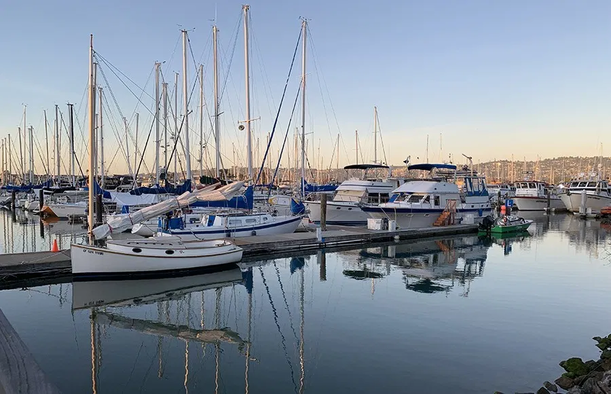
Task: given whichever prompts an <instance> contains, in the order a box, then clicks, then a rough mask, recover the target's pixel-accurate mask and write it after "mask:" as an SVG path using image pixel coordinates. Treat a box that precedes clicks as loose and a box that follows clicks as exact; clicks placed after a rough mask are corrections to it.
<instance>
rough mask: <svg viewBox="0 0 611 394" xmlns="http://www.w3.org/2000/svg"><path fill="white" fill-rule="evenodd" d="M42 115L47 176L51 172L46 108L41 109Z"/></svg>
mask: <svg viewBox="0 0 611 394" xmlns="http://www.w3.org/2000/svg"><path fill="white" fill-rule="evenodd" d="M43 113H44V116H45V145H46V147H47V172H48V174H47V176H49V175H50V174H51V166H50V165H51V162H50V160H49V129H48V125H49V124H48V121H47V110H46V109H45V110H44V111H43Z"/></svg>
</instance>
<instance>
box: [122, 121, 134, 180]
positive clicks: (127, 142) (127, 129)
mask: <svg viewBox="0 0 611 394" xmlns="http://www.w3.org/2000/svg"><path fill="white" fill-rule="evenodd" d="M123 127H124V128H125V155H126V156H127V171H128V172H129V176H131V177H132V179H133V176H134V173H133V171H132V163H131V161H130V155H129V128H128V127H127V118H126V117H123ZM134 181H135V179H134Z"/></svg>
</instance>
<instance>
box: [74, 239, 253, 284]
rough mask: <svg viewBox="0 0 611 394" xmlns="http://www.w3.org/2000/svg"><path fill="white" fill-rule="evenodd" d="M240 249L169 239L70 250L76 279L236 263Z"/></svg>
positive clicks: (84, 246) (82, 246)
mask: <svg viewBox="0 0 611 394" xmlns="http://www.w3.org/2000/svg"><path fill="white" fill-rule="evenodd" d="M242 252H243V250H242V248H240V247H238V246H236V245H234V244H232V243H230V242H227V241H223V240H217V241H206V242H193V243H184V244H183V243H182V242H175V241H171V240H169V239H168V241H166V242H164V240H162V239H153V240H147V239H145V240H129V241H109V242H108V247H106V248H102V247H96V246H88V245H76V244H72V246H71V258H72V274H73V275H75V276H77V277H88V276H111V277H112V276H120V275H130V274H139V275H150V276H155V275H156V274H161V273H168V272H172V271H184V270H192V269H204V268H211V267H216V266H221V265H224V264H231V263H236V262H238V261H240V260H241V259H242Z"/></svg>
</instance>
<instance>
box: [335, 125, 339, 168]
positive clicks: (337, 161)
mask: <svg viewBox="0 0 611 394" xmlns="http://www.w3.org/2000/svg"><path fill="white" fill-rule="evenodd" d="M335 166H336V167H337V170H338V171H339V133H338V134H337V157H336V158H335Z"/></svg>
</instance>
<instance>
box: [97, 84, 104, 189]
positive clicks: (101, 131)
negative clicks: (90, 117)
mask: <svg viewBox="0 0 611 394" xmlns="http://www.w3.org/2000/svg"><path fill="white" fill-rule="evenodd" d="M98 101H99V108H100V114H99V117H100V118H99V120H98V134H99V140H100V186H101V187H102V189H103V188H104V128H103V125H104V123H103V122H102V119H103V117H102V113H103V111H102V87H101V86H100V87H99V88H98Z"/></svg>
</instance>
